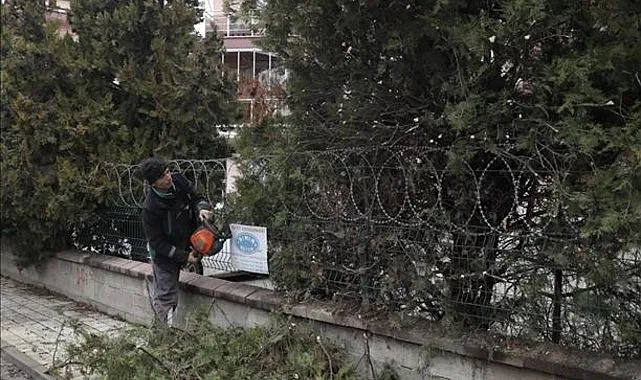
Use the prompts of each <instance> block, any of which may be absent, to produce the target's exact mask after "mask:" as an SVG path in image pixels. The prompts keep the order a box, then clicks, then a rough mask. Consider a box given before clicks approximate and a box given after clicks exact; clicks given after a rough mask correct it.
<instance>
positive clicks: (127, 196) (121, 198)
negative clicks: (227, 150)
mask: <svg viewBox="0 0 641 380" xmlns="http://www.w3.org/2000/svg"><path fill="white" fill-rule="evenodd" d="M167 163H168V167H169V170H170V171H172V172H178V173H182V174H183V175H185V177H187V179H189V180H190V181H191V182H192V184H193V185H194V187H195V188H196V189H197V190H198V191H199V193H200V194H202V195H203V196H204V197H205V198H206V199H207V201H208V202H209V203H210V204H211V205H216V204H218V203H220V202H223V201H224V197H225V181H226V178H227V177H228V173H227V171H228V165H227V160H226V159H212V160H185V159H182V160H170V161H168V162H167ZM100 173H101V174H102V175H104V176H105V177H106V178H107V179H108V180H109V181H110V182H111V183H112V184H113V186H114V189H115V191H114V192H112V193H111V194H110V195H111V199H110V200H109V201H110V202H111V203H112V204H114V205H118V206H123V207H138V208H140V207H142V202H143V201H144V199H145V195H146V193H147V191H148V186H149V185H148V184H146V183H145V181H144V180H143V178H142V175H141V174H140V165H138V164H118V163H104V164H103V165H101V167H100Z"/></svg>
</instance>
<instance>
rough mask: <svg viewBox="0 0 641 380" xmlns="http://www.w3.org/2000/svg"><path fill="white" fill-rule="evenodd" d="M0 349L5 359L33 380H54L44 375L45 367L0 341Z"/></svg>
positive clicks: (54, 379)
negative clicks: (5, 356)
mask: <svg viewBox="0 0 641 380" xmlns="http://www.w3.org/2000/svg"><path fill="white" fill-rule="evenodd" d="M0 349H2V352H4V353H5V354H6V355H7V359H8V360H9V361H10V362H11V363H13V364H14V365H15V366H16V367H18V368H20V369H21V370H22V371H24V372H26V373H27V374H28V375H29V376H31V377H32V378H33V379H34V380H56V378H55V377H53V376H51V375H48V374H47V373H46V371H47V367H45V366H44V365H42V364H40V363H38V362H36V361H35V360H33V359H32V358H30V357H29V356H27V355H26V354H24V353H22V351H20V350H19V349H17V348H16V347H14V346H13V345H11V344H8V343H7V342H5V341H4V340H2V339H0Z"/></svg>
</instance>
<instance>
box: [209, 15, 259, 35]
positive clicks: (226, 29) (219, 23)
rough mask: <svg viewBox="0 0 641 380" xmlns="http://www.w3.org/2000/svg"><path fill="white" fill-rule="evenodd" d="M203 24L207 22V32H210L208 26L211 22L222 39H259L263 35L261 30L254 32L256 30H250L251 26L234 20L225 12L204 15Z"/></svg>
mask: <svg viewBox="0 0 641 380" xmlns="http://www.w3.org/2000/svg"><path fill="white" fill-rule="evenodd" d="M205 22H207V31H210V30H211V29H210V25H211V23H212V22H213V24H214V25H216V29H217V30H218V34H220V35H222V36H223V37H260V36H262V35H263V31H262V30H256V28H252V26H251V24H247V23H246V22H243V21H240V20H237V19H236V20H235V19H234V17H232V16H231V15H230V14H228V13H225V12H208V13H207V14H205Z"/></svg>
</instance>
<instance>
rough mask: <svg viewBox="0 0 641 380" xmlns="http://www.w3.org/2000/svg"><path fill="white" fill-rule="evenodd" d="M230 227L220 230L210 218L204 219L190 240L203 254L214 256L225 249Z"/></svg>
mask: <svg viewBox="0 0 641 380" xmlns="http://www.w3.org/2000/svg"><path fill="white" fill-rule="evenodd" d="M231 237H232V236H231V231H230V230H229V227H227V228H225V229H223V230H219V229H217V228H216V227H215V226H214V225H213V223H212V222H211V221H210V220H207V219H203V220H202V221H201V225H200V226H199V227H198V228H197V229H196V231H194V233H192V234H191V236H190V237H189V242H190V243H191V247H192V248H193V249H194V251H195V252H196V253H198V254H200V255H201V256H213V255H215V254H217V253H218V252H220V251H221V250H222V249H223V246H224V244H225V240H227V239H230V238H231Z"/></svg>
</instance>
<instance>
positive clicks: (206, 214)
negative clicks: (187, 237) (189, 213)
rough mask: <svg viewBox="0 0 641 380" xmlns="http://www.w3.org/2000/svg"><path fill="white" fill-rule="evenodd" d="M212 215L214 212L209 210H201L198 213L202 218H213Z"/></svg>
mask: <svg viewBox="0 0 641 380" xmlns="http://www.w3.org/2000/svg"><path fill="white" fill-rule="evenodd" d="M212 215H213V212H211V211H209V210H200V213H199V214H198V216H200V220H209V218H211V216H212Z"/></svg>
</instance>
